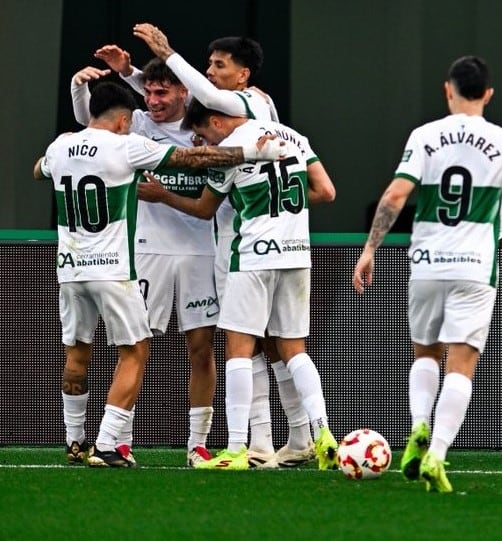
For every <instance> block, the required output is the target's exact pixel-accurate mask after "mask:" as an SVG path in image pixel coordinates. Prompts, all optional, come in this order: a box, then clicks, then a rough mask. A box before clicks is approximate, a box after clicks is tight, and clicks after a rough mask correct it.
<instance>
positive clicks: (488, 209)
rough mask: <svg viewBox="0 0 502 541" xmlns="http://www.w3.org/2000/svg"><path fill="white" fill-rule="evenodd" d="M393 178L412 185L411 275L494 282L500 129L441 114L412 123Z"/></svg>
mask: <svg viewBox="0 0 502 541" xmlns="http://www.w3.org/2000/svg"><path fill="white" fill-rule="evenodd" d="M394 176H395V177H404V178H408V179H410V180H412V181H413V182H415V183H417V184H418V188H419V192H418V197H417V209H416V214H415V219H414V223H413V232H412V236H411V246H410V249H409V257H410V262H411V278H412V279H437V280H474V281H477V282H482V283H486V284H490V285H492V286H495V285H496V283H497V276H498V263H497V247H498V236H499V225H500V217H499V211H500V198H501V194H502V128H500V127H499V126H497V125H495V124H492V123H490V122H487V121H486V120H485V119H484V118H483V117H481V116H468V115H465V114H455V115H449V116H447V117H445V118H442V119H440V120H437V121H435V122H430V123H428V124H425V125H423V126H421V127H419V128H417V129H415V130H414V131H413V132H412V133H411V135H410V137H409V139H408V143H407V144H406V148H405V150H404V154H403V157H402V160H401V163H400V164H399V166H398V167H397V170H396V172H395V175H394Z"/></svg>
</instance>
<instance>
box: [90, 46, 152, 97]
mask: <svg viewBox="0 0 502 541" xmlns="http://www.w3.org/2000/svg"><path fill="white" fill-rule="evenodd" d="M94 56H95V57H96V58H99V59H100V60H103V62H106V63H107V64H108V66H110V68H111V69H112V70H113V71H114V72H115V73H118V74H119V75H120V77H121V78H122V79H123V80H124V81H125V82H126V83H127V84H128V85H129V86H131V88H133V89H134V90H135V91H136V92H137V93H138V94H141V95H143V94H144V90H143V81H142V78H141V70H139V69H138V68H135V67H134V66H133V65H132V64H131V55H130V54H129V53H128V52H127V51H125V50H124V49H121V48H120V47H119V46H118V45H103V47H100V48H99V49H97V50H96V52H95V53H94Z"/></svg>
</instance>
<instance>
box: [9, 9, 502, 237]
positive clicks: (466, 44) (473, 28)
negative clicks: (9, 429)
mask: <svg viewBox="0 0 502 541" xmlns="http://www.w3.org/2000/svg"><path fill="white" fill-rule="evenodd" d="M500 20H502V3H500V2H497V1H496V0H441V1H440V2H438V1H437V0H436V1H434V0H415V1H409V2H408V1H405V0H380V1H374V0H373V1H372V0H354V1H353V2H346V1H341V0H331V1H327V0H274V1H263V0H247V1H239V0H223V1H213V2H207V1H200V0H192V1H191V2H185V3H182V2H177V3H176V4H174V3H168V2H165V1H157V0H150V1H149V2H145V1H144V0H143V1H139V0H101V1H99V0H87V1H85V2H83V1H78V0H46V1H44V2H33V1H30V0H2V2H1V4H0V50H1V51H2V62H3V68H4V77H3V84H2V85H1V89H0V93H1V94H0V98H1V103H2V107H1V112H0V133H1V135H0V137H1V140H0V163H1V164H2V172H3V177H4V180H3V187H4V190H3V196H4V197H2V199H1V200H0V228H48V227H50V226H51V216H52V196H51V194H50V187H48V186H39V185H36V183H35V182H34V181H32V180H31V170H32V165H33V163H34V161H35V160H36V158H37V157H38V156H39V155H40V154H41V153H42V152H43V151H44V150H45V147H46V145H47V144H48V143H49V142H50V141H51V140H52V139H53V138H54V136H55V135H56V134H57V133H59V132H60V131H65V130H70V129H75V128H76V124H75V122H74V121H73V118H72V113H71V101H70V96H69V81H70V77H71V75H72V74H73V73H74V72H75V71H76V70H78V69H79V68H81V67H83V66H86V65H89V64H96V65H99V62H97V61H95V60H94V59H93V56H92V53H93V51H94V50H95V49H96V48H97V47H98V46H100V45H102V44H104V43H113V42H117V43H119V44H120V45H122V46H123V47H125V48H126V49H127V50H129V51H130V52H131V54H132V56H133V59H134V61H135V62H136V63H137V64H138V65H141V64H143V63H144V62H146V61H147V60H148V59H149V52H148V49H147V48H146V46H145V45H144V44H142V43H141V42H139V41H138V40H137V39H135V38H134V37H133V36H132V32H131V29H132V26H133V24H134V23H135V22H144V21H152V22H155V24H157V26H159V27H161V28H162V29H164V30H166V32H167V34H168V36H169V38H170V39H171V42H172V45H173V47H174V48H175V49H178V50H179V51H180V52H181V53H182V54H183V55H184V56H185V57H186V58H187V60H189V61H190V62H192V63H193V64H194V65H195V66H197V67H198V68H199V69H204V67H205V64H206V47H207V43H208V42H209V41H210V40H212V39H214V38H216V37H219V36H222V35H229V34H246V35H249V36H251V37H254V38H256V39H258V40H259V41H260V42H261V43H262V44H263V47H264V50H265V55H266V60H265V66H264V71H263V74H262V78H261V82H260V84H261V86H262V87H263V88H264V89H265V90H266V91H268V92H270V93H271V94H272V95H273V97H274V99H275V101H276V104H277V105H278V108H279V113H280V115H281V118H282V120H283V121H284V122H286V123H289V124H291V125H293V126H294V127H296V128H297V129H298V130H299V131H301V132H303V133H305V134H306V135H308V136H309V137H310V140H311V143H312V146H313V147H314V149H315V150H316V151H317V152H318V154H319V156H320V157H321V159H322V160H323V162H324V164H325V166H326V168H327V169H328V171H329V172H330V174H331V175H332V178H333V179H334V181H335V185H336V187H337V190H338V196H337V200H336V201H335V203H334V204H332V205H324V206H320V207H316V208H315V209H314V212H312V229H313V230H314V231H331V232H356V231H364V230H365V228H366V222H367V214H368V210H367V209H368V207H369V206H370V205H371V204H372V203H374V202H375V201H376V200H377V199H378V197H379V195H380V193H381V192H382V190H383V189H384V187H385V185H386V183H387V182H388V180H389V179H390V177H391V175H392V172H393V170H394V168H395V166H396V164H397V161H398V160H399V158H400V155H401V152H402V148H403V145H404V142H405V139H406V137H407V135H408V133H409V131H410V130H411V129H412V128H413V127H414V126H415V125H417V124H419V123H422V122H425V121H428V120H431V119H433V118H434V117H436V116H438V115H442V114H445V112H446V111H445V108H444V100H443V94H442V82H443V80H444V77H445V72H446V69H447V67H448V65H449V64H450V62H451V61H452V60H453V59H454V58H456V57H458V56H461V55H464V54H479V55H481V56H484V57H485V58H486V60H487V61H488V62H489V63H490V65H491V66H492V68H493V70H494V76H493V82H494V86H495V88H496V90H497V88H500V89H502V68H500V69H499V65H498V64H499V62H498V60H499V57H500V56H501V54H500V53H501V52H502V43H501V42H502V38H500V37H499V36H500V31H499V25H500ZM487 118H488V119H489V120H492V121H495V122H498V123H502V99H501V98H500V97H499V96H498V95H497V93H496V94H495V98H494V100H493V104H491V105H490V106H489V107H488V109H487Z"/></svg>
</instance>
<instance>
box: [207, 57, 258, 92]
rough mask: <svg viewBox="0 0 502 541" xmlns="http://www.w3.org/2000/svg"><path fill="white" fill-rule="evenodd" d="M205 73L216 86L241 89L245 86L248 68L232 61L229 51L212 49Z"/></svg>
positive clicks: (224, 88) (226, 88)
mask: <svg viewBox="0 0 502 541" xmlns="http://www.w3.org/2000/svg"><path fill="white" fill-rule="evenodd" d="M206 75H207V78H208V79H209V80H210V81H211V82H212V83H213V85H214V86H215V87H216V88H220V89H223V90H242V89H243V88H246V87H247V84H248V79H249V69H248V68H244V67H242V66H241V65H239V64H237V63H236V62H234V60H233V59H232V55H231V54H230V53H225V52H223V51H213V52H212V53H211V56H210V57H209V67H208V68H207V70H206Z"/></svg>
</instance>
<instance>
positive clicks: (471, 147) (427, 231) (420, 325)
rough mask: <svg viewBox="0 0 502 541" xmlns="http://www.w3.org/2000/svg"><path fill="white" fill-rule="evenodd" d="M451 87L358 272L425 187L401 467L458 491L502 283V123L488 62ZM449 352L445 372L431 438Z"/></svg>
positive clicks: (404, 164) (412, 150)
mask: <svg viewBox="0 0 502 541" xmlns="http://www.w3.org/2000/svg"><path fill="white" fill-rule="evenodd" d="M444 88H445V93H446V100H447V103H448V108H449V111H450V113H451V114H450V115H448V116H446V117H444V118H441V119H439V120H436V121H434V122H429V123H427V124H425V125H423V126H420V127H418V128H416V129H415V130H413V131H412V133H411V135H410V137H409V139H408V142H407V144H406V147H405V150H404V153H403V157H402V159H401V163H400V164H399V165H398V167H397V170H396V172H395V174H394V180H393V181H392V182H391V183H390V185H389V186H388V188H387V190H386V191H385V192H384V194H383V196H382V198H381V199H380V202H379V204H378V207H377V210H376V213H375V217H374V219H373V223H372V226H371V231H370V233H369V237H368V240H367V242H366V244H365V247H364V250H363V253H362V254H361V257H360V258H359V261H358V262H357V264H356V267H355V269H354V275H353V284H354V287H355V288H356V290H357V291H359V292H360V293H362V292H363V291H364V287H365V285H370V284H371V282H372V278H373V267H374V254H375V251H376V249H377V248H378V246H379V245H380V244H381V242H382V240H383V238H384V236H385V234H386V233H387V232H388V231H389V229H390V228H391V226H392V224H393V223H394V221H395V219H396V217H397V216H398V214H399V212H400V211H401V209H402V208H403V206H404V204H405V202H406V200H407V198H408V196H409V195H410V194H411V192H412V191H413V189H414V188H415V186H418V187H419V188H420V191H419V194H418V199H417V210H416V214H415V219H414V223H413V232H412V236H411V245H410V248H409V258H410V267H411V274H410V282H409V300H408V303H409V310H408V318H409V325H410V334H411V339H412V341H413V347H414V353H415V362H414V363H413V365H412V367H411V370H410V375H409V402H410V411H411V417H412V431H411V435H410V437H409V439H408V444H407V447H406V449H405V452H404V454H403V457H402V460H401V470H402V472H403V475H404V476H405V477H406V478H407V479H410V480H415V479H419V478H422V479H423V480H425V482H426V488H427V490H431V491H436V492H451V491H452V486H451V484H450V482H449V480H448V478H447V476H446V473H445V469H444V464H445V458H446V454H447V451H448V448H449V447H450V446H451V444H452V443H453V441H454V439H455V437H456V435H457V433H458V431H459V429H460V427H461V426H462V423H463V421H464V418H465V413H466V410H467V408H468V406H469V403H470V400H471V394H472V377H473V374H474V371H475V368H476V364H477V361H478V358H479V355H480V354H481V353H482V352H483V348H484V346H485V342H486V339H487V336H488V330H489V326H490V321H491V316H492V311H493V306H494V302H495V295H496V287H497V281H498V262H497V249H498V236H499V225H500V218H499V209H500V197H501V193H502V128H500V127H499V126H497V125H495V124H492V123H490V122H487V121H486V120H485V119H484V118H483V111H484V107H485V105H486V104H487V103H488V102H489V101H490V98H491V96H492V94H493V89H492V88H490V85H489V77H488V68H487V66H486V64H485V62H484V61H483V60H482V59H480V58H478V57H474V56H467V57H462V58H459V59H458V60H456V61H455V62H453V64H452V65H451V67H450V69H449V72H448V79H447V81H446V82H445V84H444ZM445 352H446V354H447V359H446V368H445V372H446V375H445V377H444V381H443V385H442V387H441V391H440V393H439V398H438V400H437V404H436V407H435V410H434V426H433V429H432V437H431V440H430V445H429V434H430V422H431V415H432V410H433V407H434V403H435V400H436V397H437V394H438V390H439V382H440V363H441V359H442V357H443V355H444V354H445Z"/></svg>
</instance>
